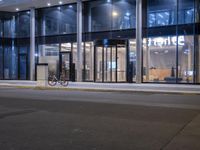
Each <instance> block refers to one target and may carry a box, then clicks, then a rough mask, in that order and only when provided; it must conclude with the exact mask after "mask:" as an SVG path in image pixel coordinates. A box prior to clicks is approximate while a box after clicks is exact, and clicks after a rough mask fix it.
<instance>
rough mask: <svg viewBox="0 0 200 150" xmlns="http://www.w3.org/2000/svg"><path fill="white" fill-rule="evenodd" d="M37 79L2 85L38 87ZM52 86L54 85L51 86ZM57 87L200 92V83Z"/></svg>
mask: <svg viewBox="0 0 200 150" xmlns="http://www.w3.org/2000/svg"><path fill="white" fill-rule="evenodd" d="M36 83H37V82H36V81H19V80H11V81H10V80H9V81H8V80H1V81H0V87H3V86H7V87H25V88H26V87H27V88H28V87H29V88H30V87H31V88H35V87H36ZM50 88H52V87H50ZM55 88H63V89H65V88H66V89H81V90H101V91H122V92H123V91H124V92H158V93H182V94H200V85H184V84H182V85H180V84H150V83H149V84H144V83H142V84H136V83H131V84H130V83H93V82H69V86H67V87H62V86H60V85H59V84H58V85H57V86H55Z"/></svg>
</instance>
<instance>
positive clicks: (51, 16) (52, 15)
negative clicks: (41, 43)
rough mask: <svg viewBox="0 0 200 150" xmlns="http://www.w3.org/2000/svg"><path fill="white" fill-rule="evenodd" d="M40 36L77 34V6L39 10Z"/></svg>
mask: <svg viewBox="0 0 200 150" xmlns="http://www.w3.org/2000/svg"><path fill="white" fill-rule="evenodd" d="M37 18H38V23H37V25H38V28H39V29H38V31H39V35H42V36H45V35H58V34H69V33H75V32H76V24H77V23H76V5H75V4H73V5H65V6H59V7H52V8H44V9H39V10H38V12H37Z"/></svg>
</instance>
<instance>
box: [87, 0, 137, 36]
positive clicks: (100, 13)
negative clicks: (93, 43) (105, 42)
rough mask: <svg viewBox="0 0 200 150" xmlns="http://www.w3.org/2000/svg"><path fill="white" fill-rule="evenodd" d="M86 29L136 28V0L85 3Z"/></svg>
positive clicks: (90, 30) (91, 30)
mask: <svg viewBox="0 0 200 150" xmlns="http://www.w3.org/2000/svg"><path fill="white" fill-rule="evenodd" d="M84 6H85V7H84V9H85V10H84V12H85V13H84V14H85V19H84V22H85V31H86V32H88V31H89V32H95V31H109V30H120V29H130V28H135V8H136V2H135V0H103V1H102V0H98V1H89V2H86V3H85V5H84Z"/></svg>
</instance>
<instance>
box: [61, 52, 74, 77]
mask: <svg viewBox="0 0 200 150" xmlns="http://www.w3.org/2000/svg"><path fill="white" fill-rule="evenodd" d="M71 63H72V59H71V52H61V53H60V73H61V74H62V75H64V76H65V78H66V79H67V80H71Z"/></svg>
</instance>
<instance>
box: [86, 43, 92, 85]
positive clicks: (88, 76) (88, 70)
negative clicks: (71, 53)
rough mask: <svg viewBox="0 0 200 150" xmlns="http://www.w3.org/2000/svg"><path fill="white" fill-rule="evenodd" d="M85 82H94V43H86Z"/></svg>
mask: <svg viewBox="0 0 200 150" xmlns="http://www.w3.org/2000/svg"><path fill="white" fill-rule="evenodd" d="M84 58H85V61H84V62H85V80H86V81H93V80H94V77H93V76H94V44H93V42H86V43H85V57H84Z"/></svg>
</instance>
